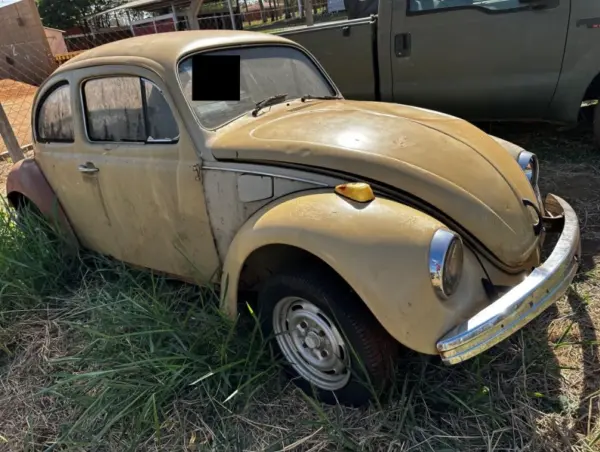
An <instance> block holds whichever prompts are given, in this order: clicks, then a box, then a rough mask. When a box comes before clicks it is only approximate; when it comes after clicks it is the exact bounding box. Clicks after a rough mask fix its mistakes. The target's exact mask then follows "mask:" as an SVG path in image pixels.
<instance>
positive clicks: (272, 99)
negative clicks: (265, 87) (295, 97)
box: [252, 93, 288, 117]
mask: <svg viewBox="0 0 600 452" xmlns="http://www.w3.org/2000/svg"><path fill="white" fill-rule="evenodd" d="M287 96H288V95H287V93H286V94H275V95H274V96H269V97H267V98H266V99H263V100H261V101H260V102H257V103H256V108H255V109H254V110H252V116H254V117H256V115H257V114H258V112H259V111H260V110H261V109H263V108H265V107H270V106H271V105H275V104H278V103H280V102H283V101H284V100H286V99H287Z"/></svg>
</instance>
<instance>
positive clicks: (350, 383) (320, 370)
mask: <svg viewBox="0 0 600 452" xmlns="http://www.w3.org/2000/svg"><path fill="white" fill-rule="evenodd" d="M336 276H337V275H331V274H330V273H328V272H322V271H318V270H312V271H302V272H286V273H282V274H279V275H276V276H273V277H271V279H269V280H268V281H267V282H266V284H265V285H264V287H263V289H262V290H261V291H260V293H259V297H258V303H259V306H258V309H259V315H260V319H261V325H262V329H263V332H264V334H265V336H266V337H270V338H274V339H273V342H274V343H275V344H276V345H275V346H276V348H277V350H278V352H279V353H280V355H281V356H282V357H283V359H284V362H285V369H286V373H287V375H288V376H289V377H290V378H291V379H292V380H293V382H294V383H295V384H296V385H297V386H298V387H299V388H300V389H302V390H303V391H304V392H306V393H307V394H308V395H311V396H312V395H314V396H316V397H317V398H318V399H320V400H322V401H324V402H326V403H330V404H334V403H338V402H339V403H342V404H345V405H354V406H359V405H364V404H366V403H368V402H369V400H371V399H372V398H373V397H374V396H376V395H377V394H378V393H379V392H380V391H381V390H383V389H385V388H386V387H387V385H388V384H389V383H390V381H391V377H392V374H393V364H394V363H393V361H394V358H395V355H396V353H397V351H398V344H397V342H396V341H395V340H394V339H392V338H391V337H390V336H389V335H388V333H387V332H386V331H385V330H384V329H383V328H382V327H381V325H380V324H379V322H378V321H377V320H376V319H375V318H374V317H373V315H372V314H371V312H370V311H369V310H368V309H367V308H366V307H365V305H364V304H363V302H362V301H361V300H360V298H358V296H357V295H356V294H355V293H354V292H353V291H352V290H351V289H350V288H349V287H348V286H347V285H346V284H345V283H344V282H343V281H340V280H339V278H337V277H336Z"/></svg>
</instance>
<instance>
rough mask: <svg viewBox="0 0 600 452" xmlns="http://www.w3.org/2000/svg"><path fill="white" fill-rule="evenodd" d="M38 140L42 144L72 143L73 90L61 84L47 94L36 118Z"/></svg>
mask: <svg viewBox="0 0 600 452" xmlns="http://www.w3.org/2000/svg"><path fill="white" fill-rule="evenodd" d="M36 132H37V133H36V135H37V137H36V138H37V140H38V141H40V142H42V143H51V142H55V143H72V142H73V140H74V133H73V112H72V109H71V88H70V86H69V84H68V83H61V84H59V85H57V86H56V87H54V88H53V89H51V90H50V91H49V94H46V96H45V98H44V99H43V100H42V102H41V104H40V106H39V107H38V113H37V118H36Z"/></svg>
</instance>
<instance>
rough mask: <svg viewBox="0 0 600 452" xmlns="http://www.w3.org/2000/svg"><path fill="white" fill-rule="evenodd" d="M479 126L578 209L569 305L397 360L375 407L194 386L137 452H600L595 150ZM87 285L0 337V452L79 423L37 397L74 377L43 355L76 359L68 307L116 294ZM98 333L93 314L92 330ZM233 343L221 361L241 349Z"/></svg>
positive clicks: (121, 438)
mask: <svg viewBox="0 0 600 452" xmlns="http://www.w3.org/2000/svg"><path fill="white" fill-rule="evenodd" d="M482 127H483V128H486V129H487V131H489V132H491V133H493V134H495V135H498V136H501V137H503V138H506V139H509V140H512V141H514V142H516V143H518V144H521V145H523V146H525V147H526V148H528V149H530V150H533V151H534V152H536V153H538V154H539V156H540V158H541V160H542V179H543V184H544V185H543V187H542V188H543V190H544V191H552V192H555V193H557V194H559V195H561V196H563V197H564V198H565V199H567V200H568V201H569V202H571V203H572V205H573V206H574V207H575V208H576V210H577V211H578V214H579V215H580V220H581V224H582V235H583V240H584V243H583V252H584V259H583V267H582V269H581V271H580V273H579V275H578V276H577V279H576V282H575V283H574V285H573V288H572V290H571V291H570V292H569V294H568V296H567V297H565V298H564V299H563V300H560V301H559V302H558V303H557V305H556V307H553V308H551V309H549V310H548V311H547V312H546V313H544V314H543V315H542V316H541V317H539V318H538V319H536V320H535V321H534V322H533V323H532V324H530V325H529V326H528V327H527V328H525V329H524V330H522V331H521V332H519V333H518V334H516V335H515V336H514V337H513V338H511V339H510V340H508V341H505V342H503V343H501V344H500V345H498V346H497V347H495V348H493V349H492V350H490V351H489V352H487V353H485V354H484V355H482V356H481V357H478V358H477V359H474V360H471V361H469V362H466V363H464V364H462V365H459V366H455V367H451V368H447V367H444V366H442V365H441V364H440V363H439V360H438V359H436V358H428V357H422V356H416V355H409V356H407V357H406V358H405V360H403V361H402V362H400V363H399V364H398V373H397V375H398V379H397V383H396V387H395V391H394V393H393V394H392V395H391V397H390V400H388V401H386V402H385V403H384V405H383V406H382V407H380V408H377V407H372V408H369V409H367V410H360V409H350V408H341V407H323V406H320V405H317V404H315V403H314V402H313V401H311V400H309V399H307V398H305V397H303V396H302V395H301V394H300V393H299V392H298V391H296V390H294V389H293V387H291V385H289V384H286V383H285V382H283V380H278V379H277V378H273V377H274V374H268V378H260V379H257V380H256V381H255V384H254V386H252V387H251V388H248V387H246V388H245V389H243V390H242V391H240V394H241V393H243V394H244V397H245V398H244V402H243V403H237V404H235V403H232V401H230V400H227V396H226V394H227V392H222V391H221V389H220V388H221V386H222V385H224V384H225V383H224V381H226V380H220V381H219V383H215V382H213V381H211V379H207V380H205V381H203V382H202V383H201V384H200V385H199V386H202V387H203V388H198V387H195V388H196V389H194V390H191V389H189V390H188V389H186V390H179V391H178V392H176V393H175V394H174V395H173V397H172V398H171V399H168V402H165V405H164V406H163V408H164V413H165V415H164V417H161V418H160V420H159V425H158V428H157V429H156V430H155V431H154V434H152V432H151V433H150V434H147V435H146V436H143V437H142V438H139V439H138V440H137V441H136V445H137V447H136V449H137V450H148V451H154V450H190V451H191V450H244V451H258V450H261V451H262V450H264V451H284V450H285V451H292V450H293V451H322V450H368V451H391V450H394V451H396V450H406V451H408V450H411V451H413V450H418V451H421V450H422V451H440V450H460V451H467V450H468V451H491V450H495V451H514V450H520V451H544V452H546V451H547V452H552V451H556V452H559V451H560V452H563V451H597V450H600V353H599V350H598V346H599V344H600V333H599V332H598V330H599V328H600V303H599V301H600V270H599V269H598V265H597V263H598V260H599V259H600V257H599V256H598V254H599V253H600V208H599V207H598V206H599V205H600V178H599V177H598V174H597V173H598V169H597V168H599V167H600V166H599V163H600V152H597V151H595V150H593V148H592V145H591V136H590V133H589V131H588V130H585V129H576V130H571V131H568V132H558V131H557V130H556V128H555V127H553V126H539V125H536V126H531V125H502V126H500V125H494V126H493V127H490V126H487V125H484V126H482ZM86 278H87V277H84V278H83V281H84V283H82V285H81V286H80V287H79V288H77V289H76V290H75V291H74V292H73V294H72V295H71V296H70V297H69V299H65V300H63V302H64V305H63V304H59V306H58V307H56V305H55V307H54V308H50V307H47V310H46V311H44V312H39V311H36V312H32V313H31V314H30V315H27V316H23V317H21V318H20V320H19V321H18V322H16V323H14V324H12V325H10V326H8V327H5V328H4V329H3V330H1V331H0V350H2V349H6V350H5V352H4V354H3V353H2V351H0V435H1V436H0V451H3V450H6V451H17V450H43V449H44V444H49V442H51V441H53V440H55V439H56V438H57V437H58V436H60V435H61V434H62V433H64V432H65V428H66V427H65V426H69V425H72V423H73V422H74V421H75V420H77V419H79V418H80V415H81V409H80V408H77V404H74V402H73V400H72V399H70V400H67V399H64V398H62V397H58V396H57V395H56V394H53V393H44V394H43V395H41V394H40V390H41V389H42V388H47V387H50V386H51V385H53V384H55V383H56V381H57V380H60V375H59V372H60V371H64V370H68V371H69V372H71V373H74V374H77V372H82V370H74V369H73V368H70V367H68V366H67V367H65V365H64V363H63V364H57V363H56V361H52V360H53V359H55V358H60V357H64V356H73V355H74V354H75V353H76V352H77V351H79V348H81V347H82V346H83V345H82V343H81V340H80V336H78V335H73V334H74V331H78V330H74V329H73V328H72V327H71V326H72V325H71V323H70V322H72V319H73V318H72V316H73V314H72V306H82V305H81V304H77V303H79V302H76V301H77V300H79V299H84V298H85V299H94V297H96V298H95V299H96V300H97V301H96V303H97V304H99V305H103V304H105V302H104V301H103V300H104V299H103V298H102V297H106V296H108V295H106V291H110V290H111V289H110V287H111V286H109V285H108V284H113V283H110V282H106V284H107V285H106V286H102V287H101V288H100V289H101V291H100V292H99V291H96V292H91V290H92V289H91V286H90V285H88V284H87V283H85V281H87V279H86ZM100 289H98V290H100ZM94 290H96V289H94ZM119 290H125V289H119ZM90 294H93V295H90ZM74 300H75V301H74ZM63 302H61V303H63ZM79 309H81V308H79ZM69 316H71V317H69ZM122 317H123V316H122V315H113V316H111V317H110V318H111V319H112V320H111V321H116V320H115V319H120V318H122ZM69 319H70V320H69ZM101 324H102V322H101V321H100V320H98V319H96V320H94V322H93V323H90V325H89V326H90V327H93V328H100V327H101ZM117 326H118V327H119V328H121V326H119V325H117ZM1 327H2V323H0V328H1ZM102 331H104V333H106V330H102ZM104 333H103V334H104ZM202 334H203V332H202V329H199V330H198V335H202ZM239 347H240V346H239V345H237V346H236V347H234V348H232V349H230V352H229V353H231V354H236V353H239V351H238V348H239ZM128 350H129V349H128ZM8 351H10V353H9V354H8V353H7V352H8ZM94 356H95V355H94ZM111 359H116V358H114V357H113V358H111ZM99 366H101V367H102V366H103V364H99ZM106 366H108V364H106ZM88 370H89V369H88ZM141 372H142V370H140V374H141ZM201 375H202V372H199V375H198V376H201ZM140 378H141V376H140ZM157 378H158V377H157ZM223 378H225V377H223ZM227 378H230V375H227ZM144 381H147V380H144ZM114 383H115V381H114V380H113V381H112V384H114ZM140 384H142V383H140ZM211 385H213V386H211ZM106 387H108V386H106ZM186 388H187V386H186ZM94 394H96V393H94ZM207 394H209V396H207ZM96 395H97V394H96ZM96 395H95V396H96ZM236 397H237V396H236ZM165 400H167V399H165ZM234 401H235V398H234ZM104 422H106V420H105V421H104ZM135 428H136V427H135V425H134V424H132V423H126V422H124V423H123V424H122V425H119V424H116V425H115V427H114V428H113V429H112V430H111V431H110V432H109V433H108V434H107V435H105V436H104V437H103V438H102V441H101V443H100V444H97V445H96V446H94V447H92V448H90V447H85V446H81V447H80V448H79V449H77V447H75V446H73V445H72V447H73V448H74V449H76V450H102V451H122V450H126V446H127V445H130V444H131V441H130V440H131V434H132V431H134V430H135ZM128 438H129V439H128Z"/></svg>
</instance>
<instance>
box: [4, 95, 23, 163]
mask: <svg viewBox="0 0 600 452" xmlns="http://www.w3.org/2000/svg"><path fill="white" fill-rule="evenodd" d="M0 135H2V139H3V140H4V144H5V145H6V149H7V150H8V155H10V158H11V159H12V161H13V163H17V162H18V161H19V160H23V159H24V158H25V156H24V155H23V151H22V150H21V147H20V146H19V142H18V141H17V137H15V132H14V131H13V129H12V126H11V125H10V122H8V116H6V112H5V111H4V107H3V106H2V104H0Z"/></svg>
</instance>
